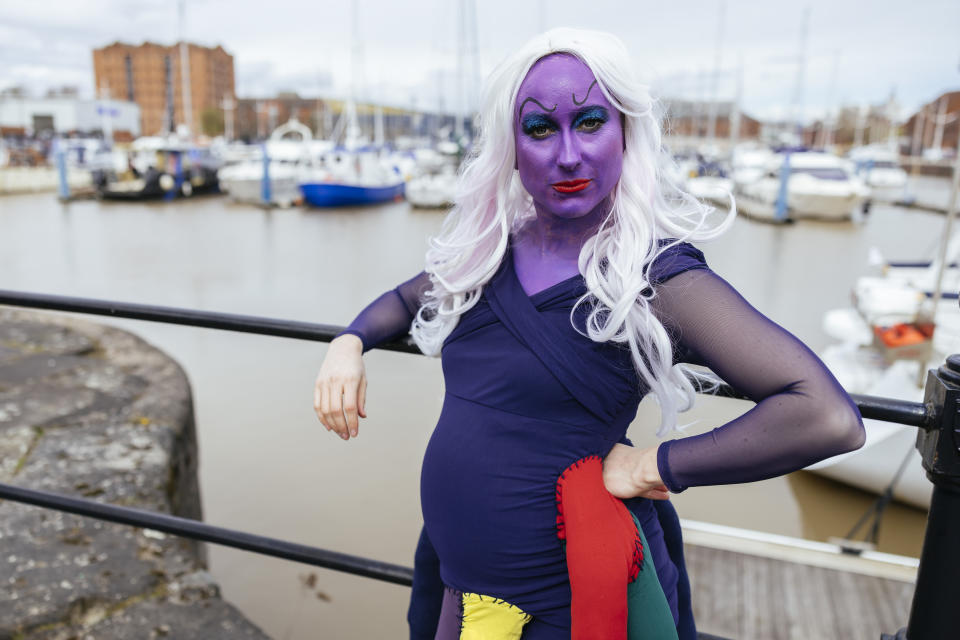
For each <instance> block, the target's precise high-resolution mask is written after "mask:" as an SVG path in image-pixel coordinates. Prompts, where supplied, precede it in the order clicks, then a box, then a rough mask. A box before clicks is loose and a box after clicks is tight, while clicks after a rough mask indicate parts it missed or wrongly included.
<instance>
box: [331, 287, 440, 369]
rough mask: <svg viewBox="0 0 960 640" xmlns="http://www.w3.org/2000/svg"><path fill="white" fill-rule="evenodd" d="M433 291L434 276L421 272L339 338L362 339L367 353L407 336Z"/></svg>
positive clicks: (384, 297) (377, 302) (363, 313)
mask: <svg viewBox="0 0 960 640" xmlns="http://www.w3.org/2000/svg"><path fill="white" fill-rule="evenodd" d="M429 288H430V275H429V274H428V273H427V272H426V271H421V272H420V273H419V274H417V275H416V276H414V277H413V278H410V279H409V280H407V281H406V282H404V283H402V284H400V285H399V286H397V287H396V288H395V289H391V290H390V291H387V292H386V293H384V294H383V295H381V296H380V297H379V298H377V299H376V300H374V301H373V302H371V303H370V304H369V305H367V306H366V308H364V310H363V311H361V312H360V315H358V316H357V317H356V318H354V319H353V322H351V323H350V326H349V327H347V328H346V329H345V330H344V331H342V332H341V333H340V334H338V337H339V336H342V335H344V334H346V333H352V334H353V335H355V336H357V337H358V338H360V341H361V342H362V343H363V350H364V351H365V352H366V351H369V350H370V349H372V348H373V347H375V346H377V345H378V344H380V343H383V342H388V341H390V340H393V339H396V338H399V337H401V336H404V335H406V333H407V332H408V331H409V330H410V323H411V322H413V318H414V316H416V315H417V310H419V309H420V300H421V299H422V298H423V294H424V292H426V290H427V289H429Z"/></svg>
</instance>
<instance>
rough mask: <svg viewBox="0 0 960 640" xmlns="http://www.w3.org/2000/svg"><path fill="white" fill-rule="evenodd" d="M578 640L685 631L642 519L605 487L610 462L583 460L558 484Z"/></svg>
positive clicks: (559, 516)
mask: <svg viewBox="0 0 960 640" xmlns="http://www.w3.org/2000/svg"><path fill="white" fill-rule="evenodd" d="M556 499H557V537H559V538H560V539H561V540H563V541H564V543H565V551H566V557H567V571H568V573H569V576H570V591H571V602H570V618H571V638H572V639H573V640H587V639H591V640H592V639H596V640H601V639H609V638H629V639H630V640H634V639H638V638H646V639H650V638H655V639H658V640H659V639H661V638H663V639H674V638H676V637H677V629H676V626H675V624H674V621H673V615H672V614H671V612H670V606H669V605H668V604H667V600H666V597H665V596H664V594H663V589H662V588H661V587H660V581H659V580H658V579H657V575H656V571H655V569H654V568H653V560H652V558H650V555H649V553H646V554H645V553H644V549H645V548H646V540H645V538H644V537H643V532H642V530H641V528H640V523H639V521H638V520H637V519H636V518H635V517H634V516H633V514H631V513H630V512H629V511H628V510H627V508H626V507H625V506H624V504H623V502H621V501H620V500H619V499H617V498H615V497H613V496H612V495H611V494H610V493H609V492H608V491H607V490H606V487H604V485H603V460H602V459H601V458H600V457H599V456H588V457H585V458H582V459H580V460H578V461H576V462H575V463H573V464H572V465H570V466H569V467H567V469H566V470H564V472H563V473H562V474H560V477H559V478H558V480H557V486H556Z"/></svg>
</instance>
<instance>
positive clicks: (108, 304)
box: [0, 289, 934, 428]
mask: <svg viewBox="0 0 960 640" xmlns="http://www.w3.org/2000/svg"><path fill="white" fill-rule="evenodd" d="M0 305H10V306H17V307H28V308H33V309H47V310H51V311H69V312H75V313H87V314H92V315H101V316H112V317H115V318H130V319H133V320H146V321H150V322H163V323H166V324H179V325H185V326H191V327H204V328H207V329H220V330H223V331H238V332H241V333H255V334H259V335H268V336H277V337H281V338H295V339H299V340H312V341H314V342H330V341H331V340H333V339H334V338H335V337H336V336H337V335H338V334H339V333H340V332H341V331H343V329H344V327H340V326H337V325H331V324H316V323H311V322H301V321H297V320H281V319H279V318H266V317H262V316H249V315H240V314H234V313H221V312H216V311H199V310H196V309H184V308H180V307H163V306H157V305H148V304H138V303H133V302H116V301H111V300H97V299H95V298H76V297H72V296H59V295H50V294H41V293H28V292H24V291H10V290H5V289H0ZM376 348H377V349H384V350H386V351H399V352H401V353H414V354H419V353H420V349H419V348H417V346H416V345H415V344H414V343H413V342H412V341H411V340H409V339H408V340H394V341H392V342H386V343H383V344H380V345H377V347H376ZM711 393H712V394H713V395H718V396H721V397H725V398H737V399H741V400H748V399H749V398H747V397H746V396H745V395H743V394H742V393H740V392H739V391H737V390H736V389H734V388H733V387H731V386H730V385H729V384H727V383H726V382H723V381H722V380H719V379H718V380H717V387H716V389H715V390H713V391H712V392H711ZM850 397H851V398H853V401H854V402H855V403H856V404H857V407H858V408H859V409H860V415H861V416H863V417H864V418H872V419H874V420H883V421H885V422H898V423H900V424H905V425H908V426H911V427H920V428H927V427H928V426H929V425H930V424H932V422H933V420H934V416H933V411H932V409H930V408H928V407H925V406H924V405H923V403H920V402H909V401H907V400H895V399H891V398H880V397H877V396H868V395H861V394H850Z"/></svg>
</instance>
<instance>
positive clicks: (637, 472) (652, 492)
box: [603, 443, 670, 500]
mask: <svg viewBox="0 0 960 640" xmlns="http://www.w3.org/2000/svg"><path fill="white" fill-rule="evenodd" d="M603 484H604V486H605V487H606V488H607V491H609V492H610V493H611V494H612V495H614V496H616V497H617V498H622V499H627V498H649V499H651V500H667V499H668V498H669V497H670V492H669V491H668V490H667V487H666V486H665V485H664V484H663V480H661V479H660V471H659V469H658V468H657V447H651V448H649V449H637V448H635V447H628V446H627V445H625V444H619V443H617V444H615V445H613V449H611V450H610V453H608V454H607V457H606V458H604V459H603Z"/></svg>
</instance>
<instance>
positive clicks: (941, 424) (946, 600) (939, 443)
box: [906, 355, 960, 640]
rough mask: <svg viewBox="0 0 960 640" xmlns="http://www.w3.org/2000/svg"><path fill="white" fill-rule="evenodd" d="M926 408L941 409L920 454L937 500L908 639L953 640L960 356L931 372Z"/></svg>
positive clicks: (958, 564)
mask: <svg viewBox="0 0 960 640" xmlns="http://www.w3.org/2000/svg"><path fill="white" fill-rule="evenodd" d="M924 404H926V405H930V406H932V407H934V408H935V413H936V416H935V418H936V419H935V421H934V424H933V425H931V426H930V427H929V428H927V429H924V430H921V431H920V432H919V433H918V435H917V450H918V451H919V452H920V454H921V456H922V457H923V468H924V469H925V470H926V472H927V477H928V478H930V481H931V482H933V497H932V498H931V501H930V512H929V514H928V515H927V531H926V535H925V536H924V539H923V551H922V553H921V555H920V567H919V569H918V570H917V584H916V589H915V591H914V593H913V604H912V606H911V608H910V622H909V623H908V625H907V633H906V637H908V638H912V639H913V640H925V639H926V638H953V637H956V634H957V632H958V630H960V607H958V606H957V604H956V597H955V595H954V594H955V592H954V584H955V582H956V578H957V576H958V575H960V553H958V549H957V541H958V540H960V448H958V447H957V444H958V442H957V440H958V435H960V433H958V429H960V355H952V356H950V357H948V358H947V361H946V363H944V364H943V365H942V366H941V367H940V368H939V369H938V370H937V371H930V372H929V373H928V374H927V386H926V391H925V393H924Z"/></svg>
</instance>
